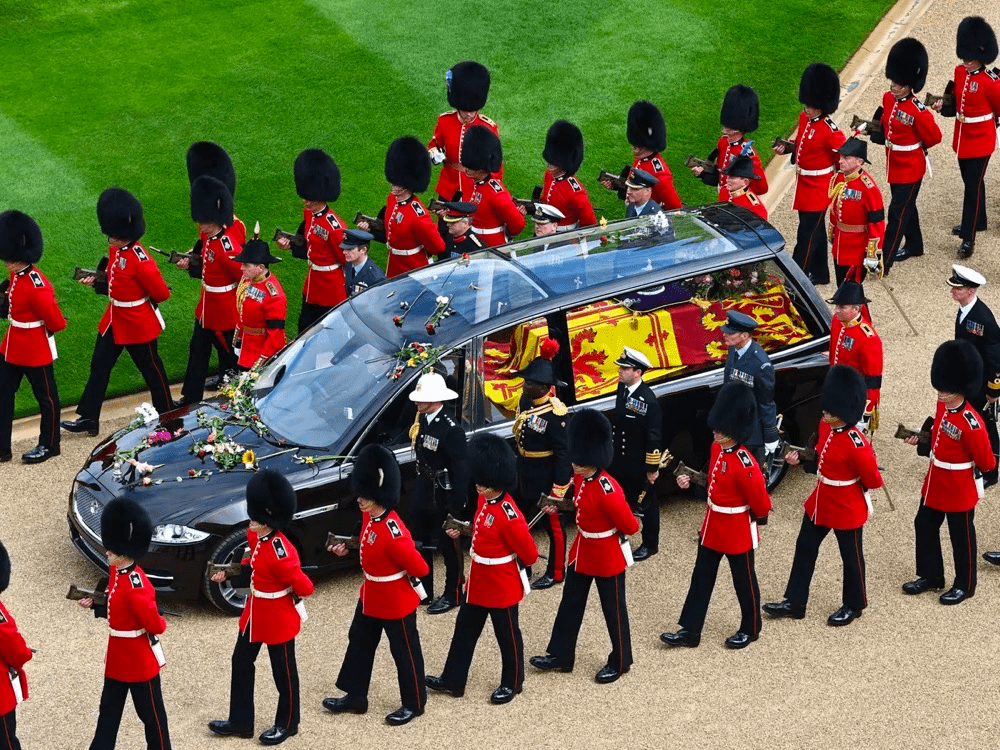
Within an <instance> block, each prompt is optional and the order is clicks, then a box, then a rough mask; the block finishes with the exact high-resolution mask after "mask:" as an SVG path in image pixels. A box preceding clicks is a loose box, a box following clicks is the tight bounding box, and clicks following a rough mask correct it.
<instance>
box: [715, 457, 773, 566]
mask: <svg viewBox="0 0 1000 750" xmlns="http://www.w3.org/2000/svg"><path fill="white" fill-rule="evenodd" d="M711 464H712V468H711V469H710V470H709V472H708V509H707V510H706V511H705V519H704V520H703V521H702V522H701V531H700V532H699V535H700V536H701V543H702V544H703V545H704V546H706V547H708V548H709V549H713V550H715V551H716V552H722V553H723V554H726V555H739V554H742V553H744V552H746V551H748V550H751V549H754V548H756V547H757V530H756V528H755V525H754V521H755V520H760V521H762V522H763V521H766V520H767V514H768V513H770V512H771V497H770V496H769V495H768V494H767V483H766V482H765V481H764V475H763V474H762V473H761V471H760V467H759V466H757V461H755V460H754V457H753V455H752V454H751V453H750V451H748V450H747V449H746V448H744V447H743V446H741V445H734V446H733V447H731V448H726V449H725V450H723V448H722V446H721V445H719V444H718V443H716V442H713V443H712V461H711ZM734 508H738V509H739V512H736V513H733V512H732V510H731V509H734ZM751 514H753V515H752V517H751Z"/></svg>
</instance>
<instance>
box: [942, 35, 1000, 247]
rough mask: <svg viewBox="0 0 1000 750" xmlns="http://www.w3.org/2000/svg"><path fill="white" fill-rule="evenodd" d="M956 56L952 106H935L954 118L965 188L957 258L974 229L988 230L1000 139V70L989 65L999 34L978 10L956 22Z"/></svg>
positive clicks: (956, 230)
mask: <svg viewBox="0 0 1000 750" xmlns="http://www.w3.org/2000/svg"><path fill="white" fill-rule="evenodd" d="M955 56H956V57H958V58H959V59H960V60H961V61H962V63H961V65H958V66H956V67H955V77H954V78H953V79H952V80H951V81H950V82H949V83H948V86H947V87H946V88H945V93H950V94H953V95H954V97H955V104H954V107H948V108H945V107H944V101H943V100H942V101H939V102H937V103H935V104H934V105H933V109H934V110H936V111H938V112H940V113H941V114H943V115H944V116H945V117H954V118H955V132H954V134H953V136H952V140H951V147H952V149H954V151H955V154H956V155H957V156H958V169H959V172H961V173H962V182H963V184H964V185H965V193H964V196H963V198H962V223H961V224H958V225H956V226H955V227H954V228H953V229H952V230H951V233H952V234H955V235H958V236H959V237H961V239H962V244H961V245H960V246H959V248H958V257H959V258H968V257H970V256H971V255H972V253H973V251H974V250H975V248H976V232H984V231H986V183H985V177H986V168H987V167H988V166H989V163H990V156H992V154H993V150H994V149H995V148H996V145H997V133H996V120H997V117H1000V76H998V75H997V73H996V72H994V71H993V70H988V69H987V68H986V66H987V65H989V64H990V63H992V62H993V61H994V60H996V59H997V37H996V34H994V33H993V28H992V27H991V26H990V25H989V24H988V23H987V22H986V21H985V20H984V19H983V18H980V17H979V16H968V17H966V18H963V19H962V22H961V23H960V24H959V25H958V34H957V41H956V44H955Z"/></svg>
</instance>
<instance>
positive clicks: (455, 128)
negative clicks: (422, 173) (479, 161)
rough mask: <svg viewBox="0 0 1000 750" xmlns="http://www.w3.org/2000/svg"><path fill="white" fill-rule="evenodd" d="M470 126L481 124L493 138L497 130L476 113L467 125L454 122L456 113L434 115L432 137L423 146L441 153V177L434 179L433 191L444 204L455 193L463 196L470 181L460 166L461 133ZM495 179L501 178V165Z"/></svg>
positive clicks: (456, 117) (462, 135)
mask: <svg viewBox="0 0 1000 750" xmlns="http://www.w3.org/2000/svg"><path fill="white" fill-rule="evenodd" d="M474 125H482V126H483V127H485V128H489V129H490V130H492V131H493V133H494V135H496V137H497V138H499V137H500V131H499V130H498V129H497V124H496V123H495V122H493V120H491V119H490V118H489V117H484V116H483V115H481V114H478V113H477V114H476V116H475V118H473V120H472V122H470V123H469V124H468V125H465V124H463V123H462V121H461V120H459V119H458V110H455V109H453V110H451V111H450V112H444V113H442V114H441V115H439V116H438V119H437V125H435V126H434V135H433V136H432V137H431V140H430V142H429V143H428V144H427V148H428V149H432V148H437V149H440V150H441V151H443V152H444V163H443V164H442V166H441V174H440V175H439V176H438V181H437V186H436V187H435V188H434V189H435V190H436V191H437V194H438V195H440V196H441V198H442V199H444V200H446V201H450V200H453V199H454V198H455V194H456V193H459V194H461V195H465V193H466V191H467V190H468V189H469V187H470V183H471V182H472V181H471V180H470V179H469V178H468V177H466V176H465V167H463V166H462V164H461V160H462V140H463V139H464V138H465V131H466V130H468V129H469V128H471V127H472V126H474ZM496 177H497V179H498V180H502V179H503V165H501V166H500V171H499V172H497V173H496Z"/></svg>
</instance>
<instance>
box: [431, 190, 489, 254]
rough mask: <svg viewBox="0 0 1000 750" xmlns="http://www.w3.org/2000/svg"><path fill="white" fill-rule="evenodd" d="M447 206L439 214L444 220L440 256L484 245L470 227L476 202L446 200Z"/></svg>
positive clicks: (465, 251)
mask: <svg viewBox="0 0 1000 750" xmlns="http://www.w3.org/2000/svg"><path fill="white" fill-rule="evenodd" d="M445 206H446V207H447V208H446V209H445V211H444V213H443V214H442V216H441V219H442V220H443V221H444V231H443V232H441V238H442V239H443V240H444V253H442V254H441V257H442V258H446V257H451V256H452V255H461V254H462V253H469V252H472V251H473V250H479V249H480V248H484V247H486V243H485V242H484V241H483V240H481V239H479V235H478V234H476V233H475V231H474V230H473V228H472V217H473V216H474V215H475V213H476V204H475V203H472V202H471V201H446V202H445Z"/></svg>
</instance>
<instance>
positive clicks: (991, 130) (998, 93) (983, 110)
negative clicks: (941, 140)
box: [951, 65, 1000, 159]
mask: <svg viewBox="0 0 1000 750" xmlns="http://www.w3.org/2000/svg"><path fill="white" fill-rule="evenodd" d="M955 111H956V113H957V114H956V115H955V133H954V135H953V136H952V139H951V147H952V148H953V149H954V150H955V153H956V154H958V158H959V159H975V158H976V157H979V156H989V155H990V154H992V153H993V150H994V149H995V148H996V146H997V130H996V128H997V119H996V118H997V117H998V116H1000V80H998V77H997V74H996V73H994V72H993V71H992V70H986V69H985V68H980V69H979V70H977V71H975V72H974V73H969V72H968V71H967V70H966V69H965V66H964V65H959V66H958V67H956V68H955Z"/></svg>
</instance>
